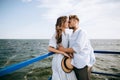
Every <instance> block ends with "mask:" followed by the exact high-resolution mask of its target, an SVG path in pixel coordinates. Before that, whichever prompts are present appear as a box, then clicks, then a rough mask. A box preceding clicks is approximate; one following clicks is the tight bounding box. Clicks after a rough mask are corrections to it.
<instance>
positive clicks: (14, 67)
mask: <svg viewBox="0 0 120 80" xmlns="http://www.w3.org/2000/svg"><path fill="white" fill-rule="evenodd" d="M94 53H100V54H101V53H103V54H120V52H115V51H94ZM52 54H54V53H53V52H50V53H47V54H43V55H40V56H38V57H35V58H32V59H29V60H26V61H23V62H20V63H17V64H14V65H11V66H8V67H5V68H2V69H0V76H4V75H6V74H9V73H11V72H14V71H16V70H18V69H20V68H23V67H25V66H27V65H29V64H32V63H34V62H37V61H40V60H43V59H44V58H46V57H48V56H50V55H52Z"/></svg>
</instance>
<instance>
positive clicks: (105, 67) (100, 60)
mask: <svg viewBox="0 0 120 80" xmlns="http://www.w3.org/2000/svg"><path fill="white" fill-rule="evenodd" d="M48 43H49V40H47V39H1V40H0V68H1V69H2V68H4V67H6V66H9V65H12V64H16V63H19V62H21V61H25V60H28V59H31V58H34V57H37V56H39V55H42V54H46V53H48V51H47V47H48ZM91 44H92V46H93V48H94V50H108V51H118V52H120V40H119V39H118V40H117V39H113V40H112V39H94V40H91ZM95 56H96V59H97V61H96V63H95V65H94V67H93V71H99V72H106V73H113V74H119V75H120V55H118V54H95ZM51 60H52V56H51V57H49V58H47V59H45V60H42V61H38V62H36V63H34V64H31V65H29V66H27V67H25V68H22V69H20V70H17V71H15V72H13V73H11V74H8V75H6V76H3V77H0V80H8V79H9V80H47V78H48V77H49V76H50V75H51V74H52V71H51ZM92 76H93V80H119V79H120V78H119V77H118V78H116V77H112V76H111V77H109V76H102V75H97V74H93V75H92ZM16 77H17V78H16Z"/></svg>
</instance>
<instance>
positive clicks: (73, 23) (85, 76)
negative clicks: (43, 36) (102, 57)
mask: <svg viewBox="0 0 120 80" xmlns="http://www.w3.org/2000/svg"><path fill="white" fill-rule="evenodd" d="M69 29H72V30H73V33H72V35H71V37H70V41H69V48H64V47H63V46H60V47H59V50H61V51H64V52H66V53H73V58H72V62H71V64H72V65H73V66H74V69H73V70H74V72H75V74H76V77H77V79H78V80H90V73H91V70H90V69H91V67H92V66H93V64H94V63H95V56H94V53H93V48H92V47H91V44H90V42H89V39H88V38H87V34H86V32H85V31H84V30H82V29H81V28H80V27H79V18H78V17H77V16H76V15H70V16H69Z"/></svg>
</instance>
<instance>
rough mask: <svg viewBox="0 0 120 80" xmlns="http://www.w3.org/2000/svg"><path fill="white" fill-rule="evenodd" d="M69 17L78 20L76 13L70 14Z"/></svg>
mask: <svg viewBox="0 0 120 80" xmlns="http://www.w3.org/2000/svg"><path fill="white" fill-rule="evenodd" d="M70 19H76V20H77V21H79V18H78V17H77V15H70V16H69V20H70Z"/></svg>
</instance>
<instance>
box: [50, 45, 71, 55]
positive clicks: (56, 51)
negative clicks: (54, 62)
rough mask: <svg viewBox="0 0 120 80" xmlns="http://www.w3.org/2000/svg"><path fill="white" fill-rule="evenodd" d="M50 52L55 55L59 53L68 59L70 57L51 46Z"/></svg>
mask: <svg viewBox="0 0 120 80" xmlns="http://www.w3.org/2000/svg"><path fill="white" fill-rule="evenodd" d="M48 51H49V52H54V53H57V54H63V55H64V56H66V57H70V56H69V55H68V54H67V53H65V52H63V51H60V50H57V49H55V48H54V47H52V46H49V47H48Z"/></svg>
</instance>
